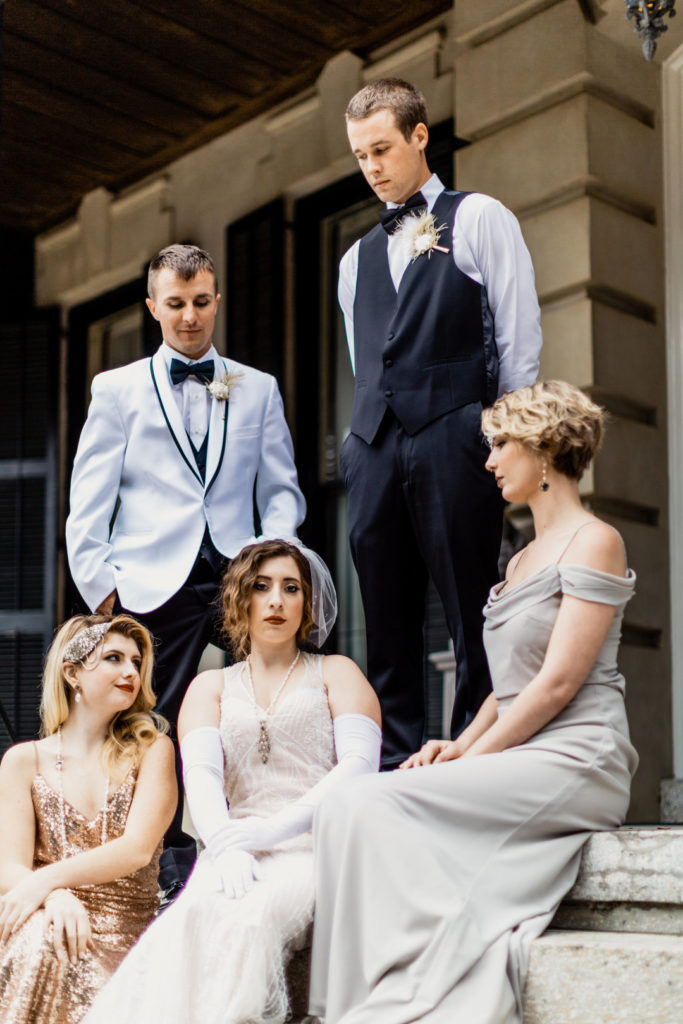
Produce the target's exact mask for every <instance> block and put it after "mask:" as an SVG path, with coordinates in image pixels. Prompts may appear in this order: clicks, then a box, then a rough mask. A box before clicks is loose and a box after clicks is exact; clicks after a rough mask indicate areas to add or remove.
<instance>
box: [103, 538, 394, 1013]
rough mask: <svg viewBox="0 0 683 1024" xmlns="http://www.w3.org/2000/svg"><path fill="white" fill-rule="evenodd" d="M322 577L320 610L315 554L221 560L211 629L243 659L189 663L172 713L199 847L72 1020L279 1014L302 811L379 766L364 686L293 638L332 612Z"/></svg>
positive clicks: (302, 862) (373, 704)
mask: <svg viewBox="0 0 683 1024" xmlns="http://www.w3.org/2000/svg"><path fill="white" fill-rule="evenodd" d="M311 569H313V570H314V571H313V578H312V576H311ZM325 581H327V583H325ZM321 583H322V584H323V585H321ZM326 589H329V592H330V595H331V602H330V603H331V604H333V605H334V609H335V611H336V598H334V588H333V587H332V581H331V580H330V579H329V573H327V570H326V568H325V567H324V566H323V565H322V563H321V562H320V560H319V559H317V556H315V554H314V553H313V552H307V553H306V554H304V553H302V551H301V550H300V549H299V548H298V547H294V546H293V545H290V544H287V543H285V542H283V541H277V540H274V541H266V542H263V543H261V544H255V545H251V546H250V547H247V548H245V549H244V550H243V551H242V552H241V553H240V554H239V555H238V556H237V557H236V558H234V559H233V561H232V562H231V563H230V566H229V568H228V570H227V573H226V576H225V581H224V587H223V605H224V610H225V625H226V628H227V629H228V631H229V633H230V637H231V640H232V642H233V647H234V649H235V654H236V657H237V658H238V659H240V658H243V659H244V660H238V662H237V664H235V665H232V666H231V667H230V668H226V669H225V670H216V671H211V672H202V673H201V674H200V675H199V676H198V677H197V678H196V679H195V680H194V682H192V683H191V684H190V687H189V689H188V691H187V695H186V697H185V700H184V702H183V706H182V709H181V712H180V718H179V722H178V727H179V732H180V739H181V743H180V749H181V753H182V757H183V775H184V780H185V792H186V795H187V801H188V804H189V807H190V811H191V813H192V819H193V822H194V825H195V827H196V829H197V831H198V833H199V835H200V836H201V838H202V840H203V842H204V844H205V846H206V849H204V850H203V851H202V852H201V853H200V855H199V857H198V859H197V864H196V867H195V869H194V872H193V874H192V875H191V877H190V879H189V881H188V883H187V886H186V888H185V890H184V891H183V892H182V893H181V894H180V896H179V898H178V899H177V900H176V902H175V903H174V904H173V905H172V906H171V907H170V908H169V909H168V910H166V911H165V912H164V913H163V914H162V915H161V917H159V918H158V919H157V920H156V921H154V923H153V924H152V926H151V927H150V928H149V929H148V930H147V931H146V932H145V934H144V935H143V936H142V938H141V940H140V942H139V943H138V944H137V945H136V946H135V948H134V949H132V950H131V952H130V954H129V955H128V956H127V957H126V959H125V961H124V962H123V964H122V965H121V967H120V968H119V970H118V971H117V972H116V974H115V975H114V977H113V978H112V980H111V981H110V982H109V984H108V985H107V986H106V987H105V989H104V990H103V991H102V992H101V993H100V995H99V996H98V997H97V999H96V1000H95V1003H94V1004H93V1007H92V1009H91V1011H90V1013H89V1014H88V1017H87V1021H86V1022H84V1024H111V1022H112V1021H117V1020H121V1021H125V1022H126V1024H149V1022H150V1021H155V1020H157V1021H159V1022H163V1024H264V1022H266V1021H267V1022H268V1024H282V1022H283V1021H284V1020H285V1019H286V1018H287V1016H288V1013H289V1006H288V998H287V989H286V985H285V966H286V964H287V960H288V958H289V956H290V955H291V953H292V952H293V951H294V950H296V949H299V948H301V947H302V946H303V945H304V944H305V940H306V938H307V935H308V933H309V929H310V924H311V919H312V917H313V864H312V861H313V851H312V838H311V833H310V829H311V824H312V819H313V813H314V810H315V807H316V805H317V803H318V802H319V800H320V799H321V798H322V796H323V794H325V793H326V792H329V791H330V790H332V789H337V788H339V785H340V783H341V782H343V781H344V780H348V779H349V777H351V776H360V775H361V774H363V777H365V775H364V773H369V772H371V771H373V770H374V771H376V770H377V768H378V767H379V748H380V739H381V733H380V729H379V703H378V701H377V697H376V696H375V693H374V691H373V690H372V689H371V687H370V684H369V683H368V681H367V680H366V679H365V677H364V676H363V674H362V673H361V672H360V670H359V669H358V668H357V666H356V665H354V663H353V662H352V661H350V660H349V659H348V658H344V657H342V656H340V655H331V656H329V657H325V656H323V655H321V654H313V653H309V652H307V651H304V650H302V649H301V645H302V644H303V642H304V641H305V640H306V639H307V637H309V636H311V628H312V627H313V630H312V635H313V641H314V643H315V645H316V646H319V645H320V643H322V642H323V641H324V638H325V635H326V633H327V632H328V631H329V628H331V626H332V623H333V621H334V617H333V616H334V613H335V611H333V612H331V613H330V616H328V615H326V614H325V613H324V607H321V605H323V606H324V602H321V601H320V600H319V595H320V594H321V593H323V592H324V591H325V590H326ZM323 622H325V623H326V626H325V628H323V626H322V623H323ZM335 761H336V762H337V763H336V764H335ZM226 797H227V800H228V802H229V805H230V808H229V810H228V807H227V806H226Z"/></svg>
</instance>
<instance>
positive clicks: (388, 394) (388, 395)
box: [384, 388, 394, 398]
mask: <svg viewBox="0 0 683 1024" xmlns="http://www.w3.org/2000/svg"><path fill="white" fill-rule="evenodd" d="M393 393H394V392H393V391H392V390H391V388H387V390H386V391H385V392H384V397H385V398H391V396H392V395H393Z"/></svg>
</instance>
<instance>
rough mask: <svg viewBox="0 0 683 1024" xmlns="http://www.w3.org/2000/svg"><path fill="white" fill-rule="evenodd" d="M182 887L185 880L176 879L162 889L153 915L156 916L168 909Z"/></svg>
mask: <svg viewBox="0 0 683 1024" xmlns="http://www.w3.org/2000/svg"><path fill="white" fill-rule="evenodd" d="M184 888H185V882H181V881H177V882H172V883H171V884H170V885H169V886H168V888H167V889H162V890H161V898H160V900H159V909H158V910H157V912H156V914H155V917H158V916H159V914H163V912H164V911H165V910H168V908H169V907H170V906H171V904H172V903H174V902H175V900H177V898H178V896H179V895H180V893H181V892H182V891H183V889H184Z"/></svg>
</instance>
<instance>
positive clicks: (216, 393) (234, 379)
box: [205, 373, 242, 419]
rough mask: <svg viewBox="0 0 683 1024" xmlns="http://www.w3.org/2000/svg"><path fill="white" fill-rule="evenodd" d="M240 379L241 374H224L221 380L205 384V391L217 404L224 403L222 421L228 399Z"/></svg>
mask: <svg viewBox="0 0 683 1024" xmlns="http://www.w3.org/2000/svg"><path fill="white" fill-rule="evenodd" d="M241 379H242V374H241V373H226V374H224V375H223V378H222V379H221V380H210V381H209V382H208V383H207V384H205V387H206V390H207V391H208V392H209V394H210V395H211V397H212V398H215V399H216V401H217V402H224V403H225V405H224V406H223V419H225V410H226V408H227V404H228V399H229V398H230V395H231V394H232V392H233V389H234V388H235V387H236V386H237V383H238V382H239V381H240V380H241Z"/></svg>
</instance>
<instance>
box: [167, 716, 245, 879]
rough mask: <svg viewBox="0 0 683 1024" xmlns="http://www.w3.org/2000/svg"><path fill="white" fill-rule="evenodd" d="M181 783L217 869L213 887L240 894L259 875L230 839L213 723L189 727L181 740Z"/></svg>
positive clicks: (218, 740) (218, 741) (218, 742)
mask: <svg viewBox="0 0 683 1024" xmlns="http://www.w3.org/2000/svg"><path fill="white" fill-rule="evenodd" d="M180 754H181V757H182V760H183V783H184V786H185V795H186V796H187V802H188V805H189V808H190V814H191V815H192V821H193V823H194V827H195V828H196V829H197V832H198V833H199V836H200V838H201V840H202V842H203V843H204V845H205V846H206V848H207V850H208V851H209V856H210V858H211V862H212V866H213V868H214V870H215V872H216V888H217V889H218V890H219V891H220V890H221V889H222V890H223V892H224V893H225V895H226V896H228V897H231V898H232V897H235V898H238V899H239V898H240V897H242V896H244V894H245V892H248V891H249V889H251V887H252V886H253V884H254V880H255V879H258V878H259V871H258V864H257V863H256V861H255V860H254V858H253V857H252V856H251V854H249V853H246V852H245V851H244V850H239V849H236V848H235V846H234V840H233V841H231V839H232V838H233V837H232V831H233V829H234V824H233V823H232V822H231V821H230V814H229V812H228V805H227V802H226V799H225V793H224V792H223V744H222V743H221V737H220V733H219V732H218V729H216V728H214V727H213V726H200V727H199V728H197V729H192V730H191V731H190V732H188V734H187V735H186V736H185V737H184V738H183V740H182V741H181V744H180Z"/></svg>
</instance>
